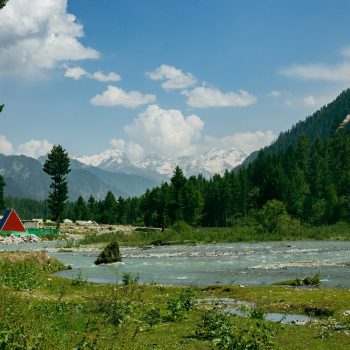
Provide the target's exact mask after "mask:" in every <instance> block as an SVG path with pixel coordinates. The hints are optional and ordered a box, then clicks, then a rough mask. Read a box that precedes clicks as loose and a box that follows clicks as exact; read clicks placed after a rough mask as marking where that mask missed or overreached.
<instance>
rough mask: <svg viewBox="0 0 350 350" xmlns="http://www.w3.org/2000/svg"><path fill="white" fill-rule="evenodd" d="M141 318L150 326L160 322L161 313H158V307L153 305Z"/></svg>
mask: <svg viewBox="0 0 350 350" xmlns="http://www.w3.org/2000/svg"><path fill="white" fill-rule="evenodd" d="M143 320H144V321H145V322H146V323H147V324H148V325H149V326H151V328H152V327H153V326H155V325H156V324H158V323H160V321H161V315H160V309H159V307H153V308H152V309H151V310H149V311H148V312H146V314H145V315H144V317H143Z"/></svg>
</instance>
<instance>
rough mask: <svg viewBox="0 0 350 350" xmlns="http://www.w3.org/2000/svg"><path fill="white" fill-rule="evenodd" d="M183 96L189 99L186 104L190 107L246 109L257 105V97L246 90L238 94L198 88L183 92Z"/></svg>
mask: <svg viewBox="0 0 350 350" xmlns="http://www.w3.org/2000/svg"><path fill="white" fill-rule="evenodd" d="M182 95H185V96H187V97H188V99H187V101H186V103H187V104H188V105H189V106H190V107H196V108H210V107H245V106H249V105H252V104H254V103H256V97H255V96H253V95H251V94H250V93H249V92H247V91H245V90H239V92H238V93H235V92H226V93H223V92H221V91H220V90H219V89H216V88H207V87H203V86H201V87H197V88H195V89H193V90H191V91H183V92H182Z"/></svg>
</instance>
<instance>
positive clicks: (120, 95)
mask: <svg viewBox="0 0 350 350" xmlns="http://www.w3.org/2000/svg"><path fill="white" fill-rule="evenodd" d="M156 99H157V98H156V96H155V95H143V94H142V93H140V92H138V91H130V92H125V91H124V90H123V89H120V88H118V87H116V86H111V85H109V86H108V88H107V90H105V91H104V92H103V93H102V94H100V95H96V96H95V97H93V98H92V99H91V100H90V103H91V104H92V105H94V106H104V107H116V106H121V107H126V108H136V107H139V106H141V105H145V104H150V103H154V102H155V101H156Z"/></svg>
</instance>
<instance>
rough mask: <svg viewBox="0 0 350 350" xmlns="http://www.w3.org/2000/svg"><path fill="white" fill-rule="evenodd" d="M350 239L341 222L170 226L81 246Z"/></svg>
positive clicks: (90, 237)
mask: <svg viewBox="0 0 350 350" xmlns="http://www.w3.org/2000/svg"><path fill="white" fill-rule="evenodd" d="M329 239H337V240H350V225H348V224H346V223H338V224H335V225H331V226H320V227H313V226H303V225H300V226H297V227H295V226H293V227H292V228H291V229H290V230H288V229H284V230H283V232H274V233H268V232H261V230H259V229H258V228H257V227H255V226H235V227H219V228H191V227H189V226H185V227H180V228H170V229H167V230H165V231H164V232H152V231H147V232H142V231H135V232H130V233H129V232H128V233H123V232H107V233H102V234H97V233H88V234H87V235H85V237H84V238H83V239H82V240H80V241H79V243H78V245H90V244H96V243H109V242H113V241H115V240H117V241H118V243H119V244H120V245H121V246H147V245H168V244H197V243H215V242H227V243H228V242H266V241H282V240H284V241H286V240H329Z"/></svg>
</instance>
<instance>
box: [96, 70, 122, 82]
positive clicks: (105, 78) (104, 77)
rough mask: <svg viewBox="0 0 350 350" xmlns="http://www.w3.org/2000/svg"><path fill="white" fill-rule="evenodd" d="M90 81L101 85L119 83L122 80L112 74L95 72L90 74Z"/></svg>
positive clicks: (117, 75)
mask: <svg viewBox="0 0 350 350" xmlns="http://www.w3.org/2000/svg"><path fill="white" fill-rule="evenodd" d="M91 77H92V79H94V80H97V81H101V82H103V83H106V82H108V81H120V80H122V78H121V76H120V75H119V74H116V73H114V72H110V73H107V74H105V73H103V72H101V71H98V72H95V73H93V74H92V76H91Z"/></svg>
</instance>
